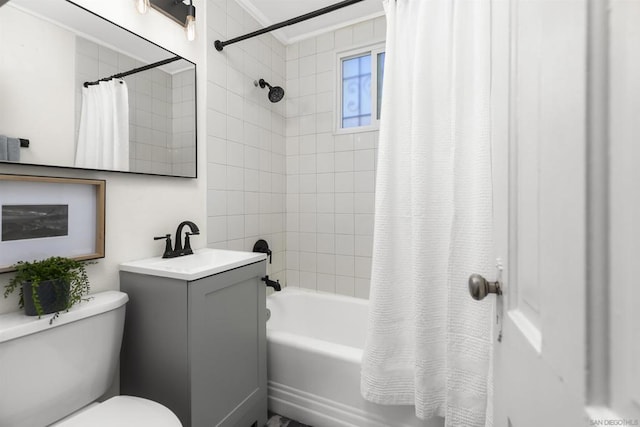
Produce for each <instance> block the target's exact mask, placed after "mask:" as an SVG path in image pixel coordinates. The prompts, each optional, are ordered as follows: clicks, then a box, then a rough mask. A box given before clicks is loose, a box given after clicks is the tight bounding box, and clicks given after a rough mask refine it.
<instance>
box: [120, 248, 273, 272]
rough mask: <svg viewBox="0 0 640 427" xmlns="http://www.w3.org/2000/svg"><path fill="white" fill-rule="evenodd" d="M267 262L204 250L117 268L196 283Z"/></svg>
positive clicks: (241, 254) (260, 257)
mask: <svg viewBox="0 0 640 427" xmlns="http://www.w3.org/2000/svg"><path fill="white" fill-rule="evenodd" d="M266 258H267V255H266V254H263V253H257V252H240V251H229V250H224V249H210V248H204V249H196V250H195V251H194V253H193V255H185V256H181V257H176V258H161V257H154V258H147V259H142V260H138V261H130V262H125V263H122V264H120V271H128V272H131V273H139V274H147V275H151V276H161V277H170V278H172V279H179V280H197V279H201V278H203V277H207V276H211V275H213V274H218V273H222V272H223V271H227V270H231V269H234V268H238V267H242V266H244V265H248V264H253V263H254V262H258V261H262V260H263V259H266Z"/></svg>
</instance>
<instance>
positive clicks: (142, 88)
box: [0, 0, 196, 177]
mask: <svg viewBox="0 0 640 427" xmlns="http://www.w3.org/2000/svg"><path fill="white" fill-rule="evenodd" d="M195 123H196V108H195V64H193V63H192V62H190V61H188V60H185V59H184V58H181V57H179V56H177V55H175V54H173V53H171V52H169V51H167V50H165V49H163V48H161V47H159V46H157V45H155V44H153V43H151V42H149V41H147V40H145V39H143V38H141V37H139V36H137V35H135V34H133V33H130V32H129V31H127V30H124V29H122V28H120V27H118V26H117V25H115V24H113V23H111V22H109V21H107V20H105V19H102V18H100V17H99V16H97V15H94V14H93V13H91V12H88V11H87V10H85V9H83V8H81V7H79V6H77V5H75V4H73V3H72V2H70V1H66V0H47V1H42V0H10V1H9V2H7V3H5V4H4V5H3V6H1V7H0V161H1V162H13V163H21V164H32V165H33V164H36V165H49V166H64V167H77V168H88V169H98V170H115V171H122V172H136V173H147V174H159V175H172V176H183V177H195V176H196V131H195V129H196V128H195Z"/></svg>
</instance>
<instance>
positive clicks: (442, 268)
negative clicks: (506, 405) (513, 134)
mask: <svg viewBox="0 0 640 427" xmlns="http://www.w3.org/2000/svg"><path fill="white" fill-rule="evenodd" d="M489 7H490V5H489V2H488V1H480V0H463V1H460V0H390V1H387V2H385V9H386V14H387V40H386V62H385V75H384V96H383V100H382V114H381V123H380V137H379V141H380V142H379V155H378V172H377V179H376V193H375V195H376V206H375V230H374V250H373V261H372V277H371V294H370V313H369V324H368V331H367V338H366V345H365V351H364V355H363V363H362V377H361V391H362V395H363V397H365V399H367V400H370V401H373V402H375V403H380V404H395V405H415V410H416V415H417V416H418V417H419V418H422V419H427V418H431V417H433V416H444V417H445V422H446V425H447V426H465V427H473V426H490V425H492V404H491V399H492V387H493V384H492V374H491V372H490V370H491V365H492V329H491V319H492V309H491V303H490V300H489V301H487V300H485V301H482V302H477V301H474V300H473V299H472V298H471V297H470V295H469V291H468V287H467V278H468V277H469V275H470V274H472V273H480V274H483V275H485V276H486V277H489V278H491V277H494V276H495V270H493V265H494V262H492V260H491V253H492V237H493V236H492V193H491V192H492V188H491V152H490V97H489V96H490V92H489V90H490V9H489Z"/></svg>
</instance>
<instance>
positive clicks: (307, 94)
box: [285, 17, 386, 298]
mask: <svg viewBox="0 0 640 427" xmlns="http://www.w3.org/2000/svg"><path fill="white" fill-rule="evenodd" d="M385 31H386V27H385V19H384V17H379V18H376V19H372V20H368V21H365V22H362V23H359V24H355V25H352V26H349V27H345V28H342V29H339V30H336V31H333V32H328V33H325V34H322V35H319V36H317V37H313V38H310V39H306V40H303V41H300V42H299V43H295V44H292V45H289V46H288V47H287V58H286V59H287V62H286V77H287V82H286V86H285V90H286V91H287V94H286V97H285V99H286V173H287V175H286V176H287V197H286V212H287V217H286V246H287V252H286V278H287V285H288V286H300V287H304V288H310V289H317V290H321V291H327V292H335V293H339V294H345V295H353V296H357V297H362V298H367V297H368V296H369V280H370V269H371V252H372V238H373V209H374V188H375V165H376V153H377V142H378V132H377V131H368V132H355V133H349V134H338V133H336V131H335V122H336V117H337V112H336V109H337V108H336V104H337V102H336V97H335V92H336V89H335V88H336V84H337V83H336V82H337V80H338V78H337V76H336V71H335V68H336V63H337V56H336V54H337V53H338V52H345V51H350V50H352V49H357V48H359V47H363V46H368V45H371V44H373V43H378V42H382V41H384V37H385Z"/></svg>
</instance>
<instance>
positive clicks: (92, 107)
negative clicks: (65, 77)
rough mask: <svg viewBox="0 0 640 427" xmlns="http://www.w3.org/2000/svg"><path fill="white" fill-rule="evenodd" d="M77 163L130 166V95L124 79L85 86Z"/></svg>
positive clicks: (101, 165) (78, 164)
mask: <svg viewBox="0 0 640 427" xmlns="http://www.w3.org/2000/svg"><path fill="white" fill-rule="evenodd" d="M75 165H76V166H77V167H82V168H95V169H115V170H120V171H128V170H129V95H128V90H127V84H126V82H125V81H124V80H120V79H111V80H108V81H103V82H100V83H99V84H96V85H90V86H88V87H83V88H82V112H81V115H80V129H79V134H78V145H77V147H76V161H75Z"/></svg>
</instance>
